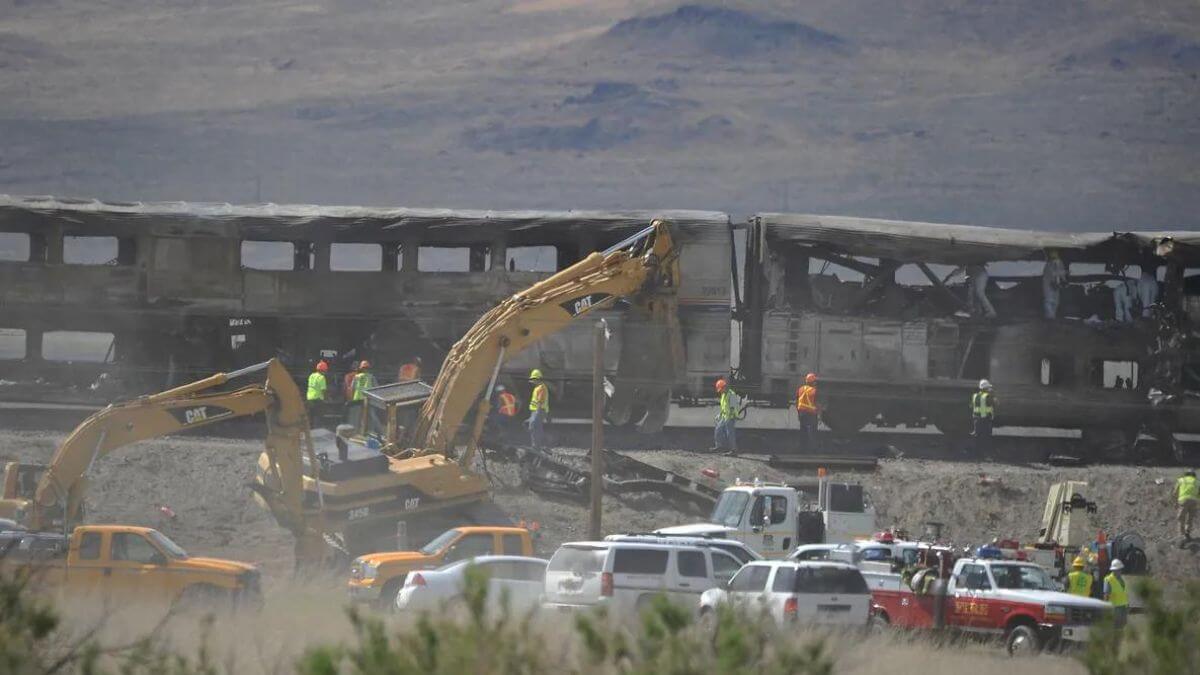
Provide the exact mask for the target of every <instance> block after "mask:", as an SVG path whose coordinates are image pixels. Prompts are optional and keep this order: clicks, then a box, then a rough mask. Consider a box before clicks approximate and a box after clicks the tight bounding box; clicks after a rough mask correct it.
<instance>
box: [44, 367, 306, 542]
mask: <svg viewBox="0 0 1200 675" xmlns="http://www.w3.org/2000/svg"><path fill="white" fill-rule="evenodd" d="M263 371H265V372H266V377H265V380H264V381H263V382H262V383H261V384H255V385H249V386H245V387H242V388H240V389H235V390H232V391H214V390H215V389H216V388H218V387H221V386H223V385H225V384H226V383H228V382H229V381H230V380H234V379H237V378H240V377H243V376H246V375H250V374H254V373H259V372H263ZM258 413H265V414H266V416H267V427H268V433H267V439H266V454H267V455H268V456H269V457H270V460H271V461H270V464H271V467H272V470H273V472H274V473H275V477H276V480H277V484H278V485H279V486H280V489H279V490H278V491H277V492H275V493H274V494H270V493H268V494H265V495H264V494H263V491H260V496H263V499H264V501H265V502H266V504H267V506H268V508H270V510H271V511H272V513H273V514H275V516H276V518H277V519H278V520H279V521H280V522H281V523H282V524H284V525H285V526H286V527H288V529H289V530H291V531H292V533H293V534H295V535H296V536H297V539H298V540H299V539H300V538H306V539H312V538H315V537H319V536H320V534H321V532H320V528H319V527H316V525H315V523H314V522H313V519H310V518H306V517H305V513H304V509H303V482H304V481H303V476H304V473H303V472H304V467H303V461H302V453H304V452H308V453H310V454H311V453H312V442H311V439H310V437H309V428H308V416H307V413H306V411H305V408H304V401H303V399H302V398H301V396H300V390H299V389H298V388H297V386H296V383H295V381H294V380H293V379H292V377H291V375H290V374H289V373H288V372H287V369H286V368H284V367H283V364H282V363H280V362H279V361H278V360H276V359H271V360H270V361H267V362H265V363H261V364H258V365H255V366H250V367H248V368H244V369H242V370H239V371H235V372H231V373H218V374H216V375H212V376H210V377H207V378H204V379H203V380H199V381H197V382H193V383H191V384H186V385H183V386H181V387H177V388H175V389H171V390H168V391H164V392H161V393H158V394H152V395H149V396H143V397H140V398H137V399H134V400H132V401H127V402H124V403H115V404H112V405H109V406H107V407H105V408H104V409H103V410H100V411H99V412H97V413H95V414H93V415H92V416H91V417H88V418H87V419H86V420H84V421H83V423H81V424H80V425H79V426H78V427H76V428H75V429H74V431H72V432H71V434H70V435H68V436H67V438H66V440H64V441H63V443H62V445H60V446H59V447H58V449H57V450H56V451H55V453H54V456H53V457H52V458H51V460H50V463H49V465H47V467H46V469H45V471H44V472H43V473H42V476H41V478H40V480H39V481H38V485H37V489H36V491H35V493H34V496H33V499H32V500H31V503H30V504H29V505H28V508H29V513H28V514H27V515H28V525H29V527H30V528H31V529H35V530H40V529H46V528H47V527H49V526H50V525H51V523H50V522H49V514H50V513H54V512H57V513H60V514H61V517H62V521H63V522H62V526H63V527H64V528H66V529H69V528H70V527H71V526H72V525H74V524H75V523H76V522H77V521H78V516H79V513H80V507H81V505H82V502H83V496H84V493H85V492H86V490H87V486H88V480H87V473H88V470H89V469H90V468H91V467H92V465H93V464H94V463H95V462H96V460H97V459H99V458H101V457H103V456H105V455H107V454H108V453H110V452H112V451H113V450H116V449H118V448H121V447H124V446H127V445H130V444H133V443H136V442H138V441H143V440H147V439H151V438H159V437H162V436H168V435H171V434H174V433H178V432H180V431H183V430H185V429H196V428H200V427H204V426H207V425H210V424H213V423H216V422H219V421H222V420H227V419H231V418H235V417H245V416H249V415H255V414H258ZM310 464H311V465H312V466H313V467H317V466H319V464H318V463H317V462H316V461H315V458H313V461H311V462H310ZM316 470H317V469H316V468H314V469H313V471H316ZM314 478H315V475H314Z"/></svg>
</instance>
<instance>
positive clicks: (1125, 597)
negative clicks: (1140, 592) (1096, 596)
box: [1104, 559, 1129, 628]
mask: <svg viewBox="0 0 1200 675" xmlns="http://www.w3.org/2000/svg"><path fill="white" fill-rule="evenodd" d="M1108 569H1109V570H1111V571H1110V572H1109V573H1108V576H1106V577H1104V600H1105V602H1111V603H1112V606H1113V627H1114V628H1124V627H1125V622H1126V621H1128V620H1129V589H1128V588H1127V587H1126V584H1125V577H1124V576H1123V575H1122V574H1121V571H1122V570H1124V569H1125V563H1123V562H1121V560H1120V559H1117V560H1114V561H1112V565H1110V566H1109V568H1108Z"/></svg>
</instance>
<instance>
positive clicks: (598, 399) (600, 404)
mask: <svg viewBox="0 0 1200 675" xmlns="http://www.w3.org/2000/svg"><path fill="white" fill-rule="evenodd" d="M605 332H606V330H605V325H604V321H603V320H601V321H597V322H596V327H595V329H594V334H595V343H596V344H595V346H594V347H593V353H592V485H591V487H592V517H591V521H590V524H589V526H588V536H589V538H590V539H592V540H593V541H597V540H599V539H600V538H601V537H602V536H603V535H602V532H601V529H602V528H601V522H600V503H601V496H602V495H603V494H604V343H605V336H604V334H605Z"/></svg>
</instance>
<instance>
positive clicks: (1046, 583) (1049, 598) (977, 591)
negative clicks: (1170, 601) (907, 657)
mask: <svg viewBox="0 0 1200 675" xmlns="http://www.w3.org/2000/svg"><path fill="white" fill-rule="evenodd" d="M872 576H874V577H875V579H874V580H872V579H868V583H869V584H870V585H871V589H872V595H873V599H874V603H875V608H874V610H875V612H874V613H875V616H876V617H879V618H880V619H881V620H883V621H885V622H887V623H890V624H892V625H895V626H900V627H905V628H914V629H928V628H934V627H936V625H937V620H938V616H939V614H940V615H941V617H942V620H943V622H944V625H945V626H946V627H947V628H951V629H954V630H958V631H963V632H970V633H974V634H982V635H993V636H996V637H999V638H1002V639H1003V640H1004V643H1005V646H1006V647H1007V649H1008V650H1009V651H1010V652H1011V653H1019V652H1036V651H1039V650H1041V649H1042V648H1043V647H1045V646H1049V645H1058V644H1062V643H1082V642H1086V641H1087V640H1088V639H1089V637H1090V630H1091V626H1092V625H1093V624H1095V623H1096V622H1097V621H1098V620H1100V619H1101V618H1102V617H1103V616H1105V615H1106V614H1107V613H1108V612H1110V611H1111V610H1112V605H1110V604H1109V603H1107V602H1104V601H1101V600H1096V599H1093V598H1084V597H1080V596H1076V595H1070V594H1068V593H1063V592H1062V591H1061V590H1059V588H1060V587H1059V584H1058V583H1057V582H1056V581H1054V579H1053V578H1051V576H1050V574H1049V573H1048V572H1047V571H1046V570H1045V569H1043V568H1042V567H1041V566H1039V565H1036V564H1034V563H1031V562H1022V561H1016V560H997V559H991V558H987V559H984V558H963V559H960V560H958V561H957V562H956V563H955V564H954V568H953V571H952V573H951V574H950V575H949V578H948V579H945V580H944V581H943V582H940V583H944V584H945V595H944V598H943V597H942V596H941V595H940V594H939V593H938V592H937V591H936V588H937V585H936V584H935V585H933V586H932V587H931V588H932V589H933V590H931V591H929V592H920V593H919V592H916V591H914V590H913V589H912V588H910V587H909V586H908V585H907V584H904V583H903V582H901V581H900V577H899V575H894V578H893V579H892V580H891V581H892V583H884V582H883V580H882V579H881V576H882V575H872ZM919 580H920V576H919V574H918V576H917V577H914V580H913V582H912V585H913V586H917V587H918V588H922V585H921V584H920V581H919ZM939 604H940V605H941V606H940V607H939Z"/></svg>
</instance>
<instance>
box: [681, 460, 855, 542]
mask: <svg viewBox="0 0 1200 675" xmlns="http://www.w3.org/2000/svg"><path fill="white" fill-rule="evenodd" d="M874 529H875V509H874V507H873V506H871V504H870V502H869V500H867V498H866V494H865V492H864V491H863V488H862V486H861V485H854V484H849V483H832V482H830V481H829V480H828V478H826V477H825V476H824V475H821V476H820V477H819V478H818V481H817V483H816V484H812V485H801V486H791V485H783V484H779V483H763V482H761V481H757V480H756V481H754V482H752V483H738V484H735V485H732V486H730V487H728V488H725V490H724V491H723V492H722V493H721V496H720V497H719V498H718V499H717V503H716V505H715V506H714V507H713V511H712V515H710V516H709V521H708V522H707V523H698V524H694V525H683V526H678V527H667V528H663V529H660V530H658V532H659V533H662V534H674V535H683V534H688V535H695V536H714V537H724V538H729V539H737V540H738V541H741V542H743V543H744V544H746V545H747V546H749V547H750V548H751V549H752V550H754V551H755V552H756V553H758V554H759V555H761V556H763V557H764V558H768V559H778V558H786V557H787V556H788V554H789V553H791V552H792V551H793V550H794V549H795V548H796V547H797V546H799V545H802V544H812V543H850V542H853V541H855V540H858V539H862V538H864V537H869V536H870V535H871V533H872V532H873V531H874Z"/></svg>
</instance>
